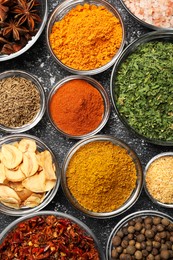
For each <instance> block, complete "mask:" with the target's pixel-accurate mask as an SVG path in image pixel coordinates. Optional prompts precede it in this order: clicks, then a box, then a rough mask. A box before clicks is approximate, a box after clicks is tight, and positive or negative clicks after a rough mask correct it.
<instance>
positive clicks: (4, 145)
mask: <svg viewBox="0 0 173 260" xmlns="http://www.w3.org/2000/svg"><path fill="white" fill-rule="evenodd" d="M59 184H60V170H59V165H58V162H57V160H56V158H55V156H54V154H53V153H52V151H51V150H50V149H49V147H48V146H47V145H46V144H44V143H43V142H42V141H41V140H40V139H39V138H37V137H35V136H31V135H25V134H16V135H11V136H7V137H4V138H2V140H1V141H0V212H2V213H5V214H8V215H14V216H20V215H24V214H27V213H32V212H37V211H39V210H40V209H42V208H43V207H45V206H46V205H47V204H48V203H49V202H50V201H51V200H52V198H53V197H54V196H55V194H56V192H57V190H58V187H59Z"/></svg>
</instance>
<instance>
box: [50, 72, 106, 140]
mask: <svg viewBox="0 0 173 260" xmlns="http://www.w3.org/2000/svg"><path fill="white" fill-rule="evenodd" d="M47 114H48V118H49V120H50V122H51V123H52V125H53V126H54V127H55V129H56V130H58V131H59V132H60V133H61V134H63V135H65V136H67V137H68V138H73V139H84V138H87V137H89V136H93V135H95V134H96V133H98V132H99V131H100V130H101V129H102V128H103V127H104V126H105V124H106V123H107V121H108V119H109V115H110V102H109V97H108V94H107V92H106V90H105V89H104V87H103V86H102V85H101V84H100V83H99V82H98V81H96V80H95V79H93V78H91V77H88V76H82V75H72V76H68V77H65V78H64V79H62V80H60V81H59V82H57V83H56V84H55V85H54V86H53V87H52V89H51V91H50V92H49V95H48V98H47Z"/></svg>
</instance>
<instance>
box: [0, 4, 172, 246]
mask: <svg viewBox="0 0 173 260" xmlns="http://www.w3.org/2000/svg"><path fill="white" fill-rule="evenodd" d="M61 2H62V1H53V0H49V1H48V7H49V14H50V13H51V12H52V11H53V9H54V8H55V6H56V5H57V4H59V3H61ZM109 2H110V3H112V4H113V5H114V6H116V7H117V8H118V10H119V12H120V13H121V14H122V17H123V20H124V22H125V27H126V45H127V44H129V43H130V42H132V41H133V40H134V39H136V38H137V37H139V36H140V35H142V34H144V33H146V32H149V30H148V29H146V28H144V27H142V26H141V25H140V24H138V23H137V22H135V21H134V20H133V19H132V18H131V17H129V15H128V13H127V12H126V10H124V8H123V6H122V5H121V3H120V2H119V1H118V0H109ZM11 69H21V70H25V71H27V72H30V73H33V74H34V75H35V76H37V77H38V79H39V81H40V82H41V83H42V84H43V86H44V88H45V91H46V94H48V92H49V90H50V89H51V87H52V86H53V85H54V84H55V83H56V82H57V81H59V80H60V79H62V78H64V77H65V76H68V75H70V73H69V72H67V71H65V70H64V69H62V68H61V67H60V66H59V65H57V64H56V62H55V61H54V60H53V58H52V57H51V55H50V53H49V51H48V49H47V46H46V37H45V30H44V32H43V33H42V35H41V37H40V38H39V39H38V41H37V42H36V43H35V44H34V45H33V46H32V48H31V49H30V50H28V51H27V52H26V53H25V54H23V55H21V56H19V57H18V58H15V59H13V60H10V61H7V62H2V63H1V64H0V72H3V71H5V70H11ZM111 71H112V68H110V69H109V70H107V71H105V72H104V73H101V74H99V75H96V76H93V77H94V78H95V79H97V80H98V81H99V82H100V83H102V84H103V86H104V87H105V88H106V90H107V91H108V93H109V96H110V92H109V84H110V75H111ZM27 133H28V134H32V135H35V136H37V137H39V138H41V139H42V140H43V141H44V142H45V143H46V144H47V145H48V146H49V147H50V148H51V149H52V150H53V152H54V153H55V155H56V157H57V160H58V162H59V164H60V165H61V164H62V162H63V159H64V157H65V155H66V153H67V152H68V150H69V149H70V148H71V147H72V146H73V145H74V144H75V143H76V142H77V141H75V140H69V139H67V138H66V137H64V136H62V135H61V134H59V133H58V132H57V131H56V130H55V129H54V128H53V127H52V125H51V124H50V122H49V121H48V118H47V116H46V114H45V115H44V117H43V119H42V120H41V122H40V123H39V124H38V125H37V126H36V127H34V128H33V129H32V130H30V131H28V132H27ZM100 134H110V135H112V136H115V137H118V138H119V139H122V140H124V141H125V142H126V143H127V144H128V145H130V146H131V147H132V148H133V149H134V150H135V151H136V153H137V154H138V156H139V158H140V160H141V162H142V166H143V168H144V167H145V165H146V163H147V162H148V161H149V159H150V158H152V157H153V156H154V155H156V154H158V153H160V152H166V151H172V147H162V146H157V145H153V144H149V143H146V142H145V141H143V140H141V139H140V138H137V137H136V136H135V135H134V134H132V133H130V132H129V131H128V130H127V129H126V128H125V127H124V126H123V124H122V123H121V122H120V121H119V119H118V117H117V115H116V113H115V111H114V108H113V107H112V108H111V115H110V118H109V120H108V123H107V124H106V126H105V127H104V128H103V129H102V131H101V132H100ZM4 135H5V134H4V133H2V132H0V137H2V136H4ZM144 209H152V210H153V209H154V210H159V211H162V212H165V213H167V214H169V215H170V216H172V217H173V210H171V209H166V208H161V207H158V206H156V205H155V204H153V203H152V202H151V201H150V199H149V198H148V197H147V195H146V194H145V191H142V194H141V196H140V198H139V200H138V201H137V202H136V204H135V205H134V206H133V207H132V208H131V209H129V210H128V211H126V212H125V213H124V214H122V215H120V216H118V217H113V218H111V219H105V220H97V219H92V218H89V217H87V216H84V215H83V214H82V213H81V212H79V211H77V210H76V209H74V208H73V207H72V206H71V205H70V203H69V202H68V201H67V199H66V197H65V196H64V194H63V191H62V189H61V188H60V189H59V191H58V192H57V194H56V196H55V197H54V199H53V201H52V202H51V203H50V204H49V205H48V206H47V207H46V208H45V210H54V211H61V212H65V213H68V214H71V215H73V216H75V217H77V218H79V219H80V220H81V221H83V222H84V223H85V224H87V225H88V226H89V227H90V228H91V229H92V231H93V232H94V233H95V235H96V236H97V238H98V240H99V241H100V243H101V244H102V246H103V248H104V250H105V247H106V242H107V239H108V236H109V234H110V232H111V230H112V228H113V227H114V226H115V224H116V223H117V222H118V221H119V220H120V219H122V218H123V217H125V216H126V215H128V214H130V213H132V212H135V211H139V210H144ZM15 219H16V217H11V216H5V215H3V214H1V213H0V232H1V231H2V230H3V229H4V228H5V227H6V226H7V225H8V224H10V223H11V222H12V221H13V220H15Z"/></svg>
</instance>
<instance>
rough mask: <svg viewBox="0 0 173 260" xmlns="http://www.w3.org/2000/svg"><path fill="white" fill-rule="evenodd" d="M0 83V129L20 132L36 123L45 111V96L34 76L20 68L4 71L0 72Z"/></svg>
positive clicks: (8, 131)
mask: <svg viewBox="0 0 173 260" xmlns="http://www.w3.org/2000/svg"><path fill="white" fill-rule="evenodd" d="M0 84H1V85H0V91H1V119H0V129H1V130H2V131H4V132H7V133H22V132H25V131H28V130H29V129H31V128H33V127H34V126H35V125H36V124H38V123H39V121H40V120H41V119H42V117H43V115H44V113H45V109H46V104H45V103H46V98H45V91H44V88H43V86H42V85H41V83H40V82H39V80H38V79H37V78H36V76H34V75H32V74H31V73H28V72H25V71H21V70H9V71H4V72H3V73H1V74H0ZM27 95H28V96H27Z"/></svg>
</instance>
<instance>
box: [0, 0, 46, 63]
mask: <svg viewBox="0 0 173 260" xmlns="http://www.w3.org/2000/svg"><path fill="white" fill-rule="evenodd" d="M37 3H39V5H37V6H36V7H35V9H36V10H38V15H39V16H40V18H41V22H39V23H38V24H36V28H35V29H36V30H37V32H36V34H35V35H34V36H32V37H31V39H30V40H29V41H28V42H27V43H26V45H25V46H24V47H23V48H21V49H20V50H18V51H16V52H14V53H11V54H9V55H8V54H0V62H1V61H6V60H10V59H14V58H16V57H18V56H20V55H21V54H23V53H24V52H26V51H27V50H29V49H30V48H31V47H32V46H33V45H34V44H35V42H36V41H37V40H38V38H39V37H40V35H41V33H42V32H43V29H44V27H45V25H46V22H47V16H48V4H47V0H44V1H42V0H37ZM34 14H35V13H34ZM16 44H18V41H16ZM0 45H1V44H0Z"/></svg>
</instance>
